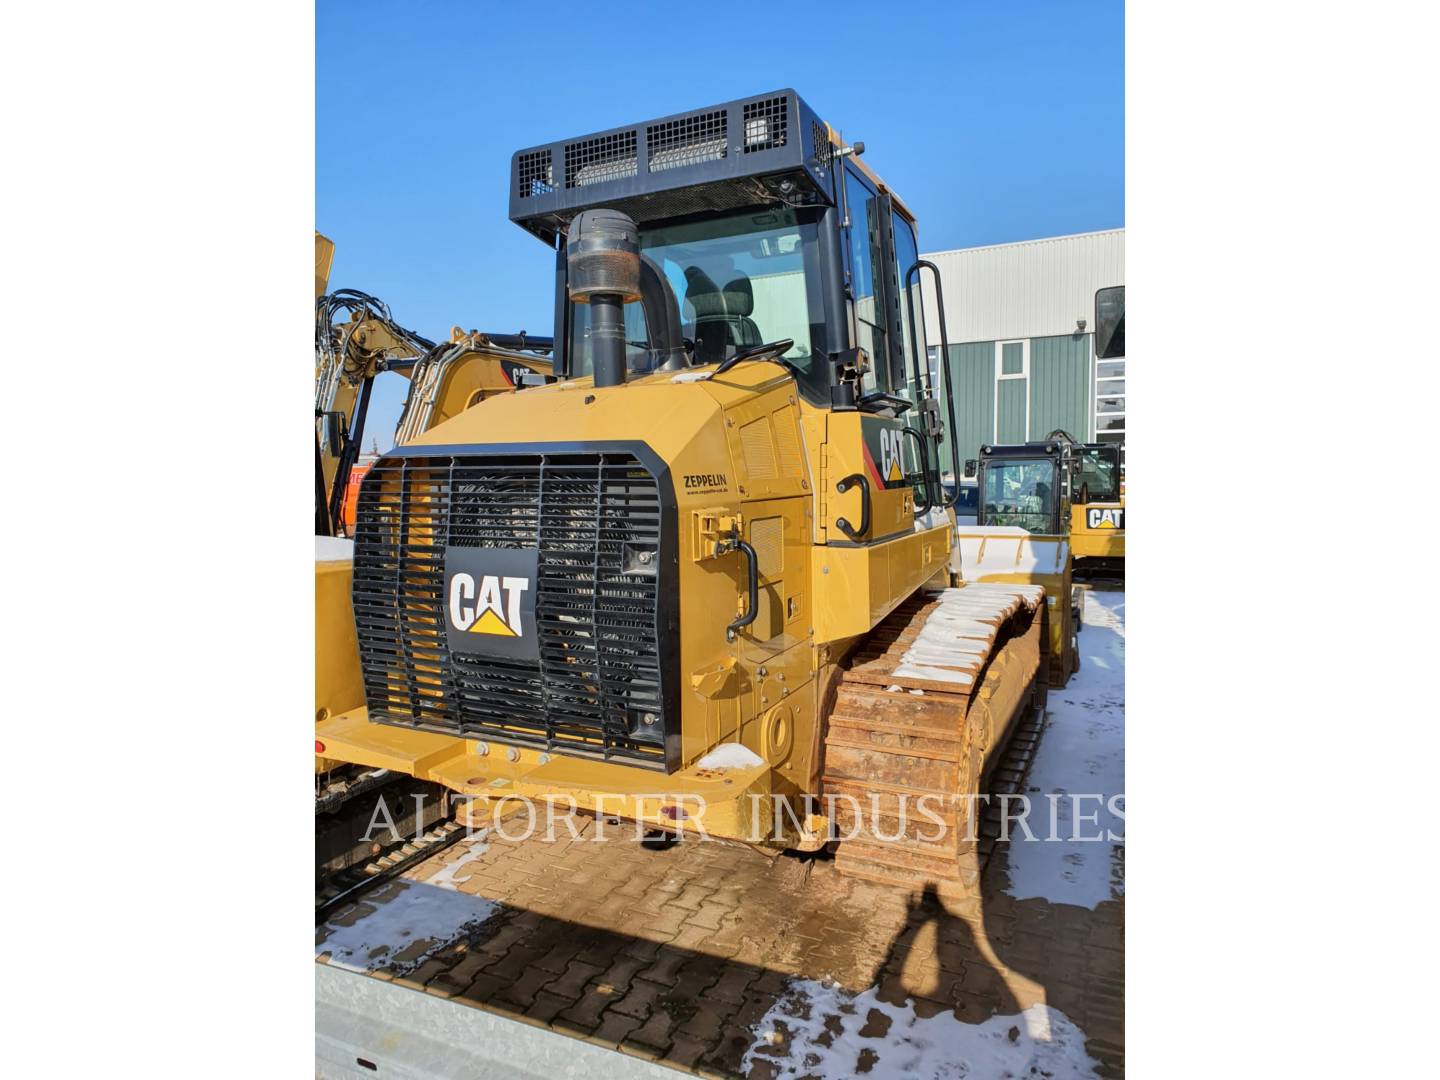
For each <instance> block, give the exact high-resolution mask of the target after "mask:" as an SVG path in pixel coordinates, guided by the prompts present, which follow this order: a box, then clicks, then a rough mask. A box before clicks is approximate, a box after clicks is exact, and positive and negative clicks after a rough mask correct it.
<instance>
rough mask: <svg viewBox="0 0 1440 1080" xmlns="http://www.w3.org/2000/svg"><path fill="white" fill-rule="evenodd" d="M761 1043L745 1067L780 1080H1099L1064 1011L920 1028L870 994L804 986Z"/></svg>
mask: <svg viewBox="0 0 1440 1080" xmlns="http://www.w3.org/2000/svg"><path fill="white" fill-rule="evenodd" d="M754 1030H755V1032H756V1035H757V1041H756V1043H755V1045H754V1046H753V1047H751V1049H750V1050H749V1051H748V1052H747V1053H746V1055H745V1060H744V1062H743V1063H742V1065H741V1067H740V1071H741V1073H745V1074H748V1073H749V1072H750V1070H751V1069H752V1067H753V1066H755V1065H756V1064H757V1063H759V1062H767V1061H768V1062H771V1063H773V1064H774V1066H775V1067H776V1068H777V1069H778V1070H779V1075H780V1076H807V1077H811V1076H813V1077H820V1078H822V1080H831V1078H840V1077H853V1076H858V1075H861V1074H866V1073H868V1074H870V1075H872V1076H904V1077H914V1078H916V1080H959V1078H961V1077H965V1078H972V1080H1002V1078H1006V1077H1016V1078H1022V1077H1023V1078H1026V1080H1029V1078H1032V1077H1037V1076H1044V1077H1052V1078H1055V1080H1062V1078H1065V1077H1089V1076H1095V1075H1096V1073H1095V1066H1096V1064H1097V1063H1096V1062H1095V1061H1093V1060H1092V1059H1091V1058H1090V1056H1089V1055H1088V1054H1086V1053H1085V1035H1084V1033H1083V1032H1081V1031H1080V1029H1079V1028H1077V1027H1076V1026H1075V1025H1074V1024H1073V1023H1071V1021H1070V1019H1069V1018H1068V1017H1067V1016H1066V1015H1065V1014H1064V1013H1062V1012H1061V1011H1060V1010H1059V1009H1054V1008H1051V1007H1050V1006H1048V1005H1032V1006H1030V1008H1028V1009H1026V1010H1025V1011H1024V1012H1021V1013H1012V1014H1010V1015H999V1016H992V1017H991V1018H990V1019H989V1020H986V1021H985V1022H984V1023H983V1024H966V1023H961V1022H960V1021H958V1020H956V1019H955V1016H954V1014H953V1013H949V1012H942V1013H939V1014H938V1015H936V1016H932V1017H929V1018H925V1019H922V1018H921V1017H918V1016H916V1015H915V1012H914V1010H913V1009H912V1008H911V1007H910V1006H909V1005H908V1004H907V1005H905V1006H895V1005H889V1004H886V1003H885V1002H883V1001H880V1000H879V999H878V998H877V997H876V996H875V990H874V989H873V988H872V989H870V990H866V991H865V992H864V993H863V994H858V995H852V994H850V993H848V992H847V991H845V990H844V989H842V988H840V987H838V986H835V985H832V984H826V983H816V982H810V981H808V980H804V979H798V980H796V981H794V982H792V983H791V984H790V985H789V987H788V988H787V989H786V991H785V993H784V994H783V995H782V996H781V997H780V998H779V999H778V1000H777V1001H776V1003H775V1004H774V1005H772V1006H771V1007H770V1011H769V1012H767V1013H766V1014H765V1016H764V1018H763V1019H762V1020H761V1021H760V1023H759V1024H758V1025H757V1026H756V1027H755V1029H754Z"/></svg>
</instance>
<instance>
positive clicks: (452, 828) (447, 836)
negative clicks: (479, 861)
mask: <svg viewBox="0 0 1440 1080" xmlns="http://www.w3.org/2000/svg"><path fill="white" fill-rule="evenodd" d="M465 833H466V829H465V826H464V825H462V824H460V823H459V822H458V821H442V822H440V823H439V824H438V825H433V826H431V827H430V828H429V829H427V830H426V831H425V832H423V833H421V834H420V835H419V836H418V837H416V838H414V839H412V840H406V841H404V842H403V843H400V844H394V845H392V846H391V847H390V848H388V849H386V850H385V851H383V852H381V853H380V854H379V855H377V856H376V857H375V858H373V859H371V860H370V861H368V862H365V863H361V864H359V865H356V866H350V867H346V868H345V869H344V870H339V871H336V872H335V873H332V874H330V875H328V876H326V877H324V878H322V879H321V880H320V881H318V882H317V883H316V885H315V921H316V922H317V923H321V922H324V921H325V920H326V919H327V918H328V917H329V916H330V913H331V912H333V911H335V910H336V909H338V908H340V907H341V906H342V905H344V904H348V903H350V902H351V901H353V900H355V899H357V898H358V897H359V896H360V895H361V894H362V893H364V892H368V891H369V890H370V889H373V888H375V887H376V886H377V885H382V884H384V883H385V882H387V881H389V880H391V879H392V878H394V877H396V876H398V875H399V874H402V873H404V872H405V871H406V870H408V869H409V868H410V867H412V866H414V865H415V864H416V863H419V862H422V861H424V860H425V859H428V858H430V856H432V855H435V854H437V853H438V852H441V851H444V850H445V849H446V848H448V847H449V846H450V845H451V844H454V843H455V842H456V841H458V840H463V839H464V838H465Z"/></svg>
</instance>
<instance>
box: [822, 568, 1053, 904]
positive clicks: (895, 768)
mask: <svg viewBox="0 0 1440 1080" xmlns="http://www.w3.org/2000/svg"><path fill="white" fill-rule="evenodd" d="M932 620H934V625H933V626H932V627H931V628H930V629H928V630H927V629H926V628H927V623H930V622H931V621H932ZM1044 628H1045V601H1044V593H1043V590H1041V589H1039V588H1038V587H1034V586H1023V585H992V584H983V583H982V584H974V585H968V586H965V587H964V588H963V589H947V590H945V591H944V592H943V593H939V594H930V595H929V596H921V597H916V598H913V599H911V600H909V601H907V602H906V603H905V604H903V605H901V607H900V608H899V609H897V610H896V611H895V612H894V613H893V614H891V615H890V616H889V617H888V618H887V619H886V620H885V621H884V622H882V623H881V624H880V625H879V626H878V627H876V629H875V630H874V631H873V632H872V634H871V635H870V638H869V639H868V640H867V641H866V642H865V643H864V645H862V646H861V649H860V650H859V652H858V653H857V654H856V656H855V658H854V660H853V662H852V664H851V667H850V669H849V670H848V671H847V672H846V673H845V674H844V675H843V676H842V678H841V680H840V682H839V684H838V686H837V690H836V697H835V706H834V709H833V710H832V712H831V715H830V718H829V724H828V727H827V731H826V736H825V773H824V778H823V782H824V789H825V792H826V794H828V795H833V796H836V798H835V799H834V800H833V805H834V808H835V815H836V822H835V824H836V826H837V829H838V830H839V832H840V834H841V835H842V836H846V837H848V838H847V839H845V840H843V841H842V843H841V844H840V848H839V851H838V853H837V856H836V868H837V869H838V870H840V871H841V872H842V873H847V874H850V875H852V876H855V877H861V878H866V879H869V880H873V881H881V882H886V883H890V884H900V885H911V886H913V885H916V884H923V883H929V882H937V881H938V882H958V883H967V884H968V883H971V882H972V881H973V879H974V877H975V876H977V875H978V872H979V869H980V866H979V859H980V856H981V854H982V853H983V854H986V855H988V851H989V850H990V849H991V848H992V845H984V850H983V851H982V845H981V844H980V843H979V841H980V840H981V838H982V835H983V834H982V830H981V828H980V825H979V821H978V820H976V821H975V823H974V824H973V825H972V816H973V817H977V818H978V815H977V814H976V807H977V806H978V805H979V804H978V803H977V802H976V800H974V799H972V798H969V796H974V795H978V794H979V793H980V792H981V791H982V785H983V784H984V782H985V780H986V778H987V777H988V776H990V774H991V773H992V771H994V770H995V768H996V766H997V763H1001V761H1002V759H1001V749H1002V748H1003V747H1004V745H1005V743H1006V740H1007V738H1008V737H1009V736H1010V734H1011V733H1012V731H1015V730H1016V729H1017V728H1023V725H1024V724H1026V723H1027V722H1028V721H1029V719H1030V717H1031V716H1032V714H1035V713H1036V712H1038V710H1040V709H1043V705H1044V700H1045V695H1046V688H1045V680H1044V678H1043V677H1041V676H1040V674H1039V673H1040V665H1041V642H1042V641H1043V640H1044ZM1037 730H1038V729H1037ZM1027 734H1031V735H1033V734H1034V733H1031V732H1028V731H1027ZM1033 745H1034V741H1033V738H1031V739H1030V742H1029V748H1030V749H1032V750H1033ZM1003 772H1004V775H1001V776H998V777H997V780H999V781H1002V782H1004V783H1008V784H1014V783H1016V782H1018V776H1012V775H1010V774H1011V773H1013V772H1014V770H1013V769H1007V770H1003ZM852 800H853V801H852ZM857 807H858V810H859V812H858V813H857V812H856V808H857ZM927 810H928V812H927Z"/></svg>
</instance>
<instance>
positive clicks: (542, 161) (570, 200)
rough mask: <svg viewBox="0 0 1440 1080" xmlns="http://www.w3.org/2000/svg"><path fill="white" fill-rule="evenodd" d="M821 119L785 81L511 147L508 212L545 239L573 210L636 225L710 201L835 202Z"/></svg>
mask: <svg viewBox="0 0 1440 1080" xmlns="http://www.w3.org/2000/svg"><path fill="white" fill-rule="evenodd" d="M835 148H836V147H835V144H834V143H833V142H832V135H831V132H830V128H829V127H828V125H826V123H825V122H824V121H823V120H821V119H820V117H819V116H817V115H816V113H815V111H814V110H813V109H811V108H810V106H809V105H807V104H805V102H804V100H803V99H802V98H801V97H800V96H799V95H798V94H796V93H795V91H793V90H776V91H774V92H772V93H768V94H761V95H760V96H758V97H749V98H741V99H739V100H737V101H731V102H727V103H725V104H724V105H714V106H711V107H709V108H704V109H696V110H694V111H692V112H684V113H677V114H675V115H674V116H663V117H660V118H659V119H658V120H649V121H644V122H642V123H638V124H630V125H627V126H625V127H619V128H612V129H611V130H609V131H600V132H596V133H595V134H593V135H582V136H580V137H578V138H574V139H564V140H561V141H559V142H553V143H548V144H545V145H542V146H533V147H530V148H529V149H526V150H520V151H517V152H516V153H515V155H514V156H513V157H512V158H511V160H510V220H511V221H513V222H515V223H516V224H517V225H519V226H520V227H521V228H523V229H525V230H526V231H527V232H530V233H532V234H534V235H535V236H538V237H539V238H540V239H541V240H543V241H545V243H546V244H548V245H550V246H552V247H553V246H554V245H555V238H556V236H557V235H560V234H563V233H564V232H565V229H566V228H567V226H568V225H569V222H570V220H571V219H572V218H574V217H575V215H576V214H578V213H579V212H580V211H581V210H585V209H589V208H591V207H596V206H606V207H610V208H612V209H615V210H620V211H622V212H624V213H626V214H628V215H630V217H632V218H634V219H635V221H636V222H637V223H638V224H640V225H641V226H644V225H645V224H647V223H649V222H657V221H665V220H672V219H674V218H679V217H685V216H688V215H690V214H700V213H706V212H709V211H724V210H738V209H741V208H744V207H747V206H770V205H774V204H776V203H777V202H779V203H788V204H791V205H795V206H808V205H822V206H827V205H828V206H833V205H834V204H835V188H834V171H835V169H834V165H835V162H836V159H835V157H834V150H835Z"/></svg>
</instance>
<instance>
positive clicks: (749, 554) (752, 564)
mask: <svg viewBox="0 0 1440 1080" xmlns="http://www.w3.org/2000/svg"><path fill="white" fill-rule="evenodd" d="M735 550H736V551H738V552H740V554H742V555H744V556H745V561H746V563H747V564H748V569H749V575H748V576H749V581H748V583H747V584H748V586H749V588H748V591H747V596H746V600H747V603H746V605H745V614H743V615H739V616H737V617H736V618H735V621H734V622H732V623H731V624H730V625H729V626H727V627H726V628H725V640H726V641H734V640H735V635H736V633H738V632H739V631H740V630H741V629H742V628H743V627H746V626H749V625H750V624H751V623H753V622H754V621H755V616H756V615H757V614H759V612H760V559H759V557H758V556H756V554H755V549H754V548H753V547H751V546H750V545H749V544H747V543H746V542H745V541H744V540H740V539H737V540H735Z"/></svg>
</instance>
